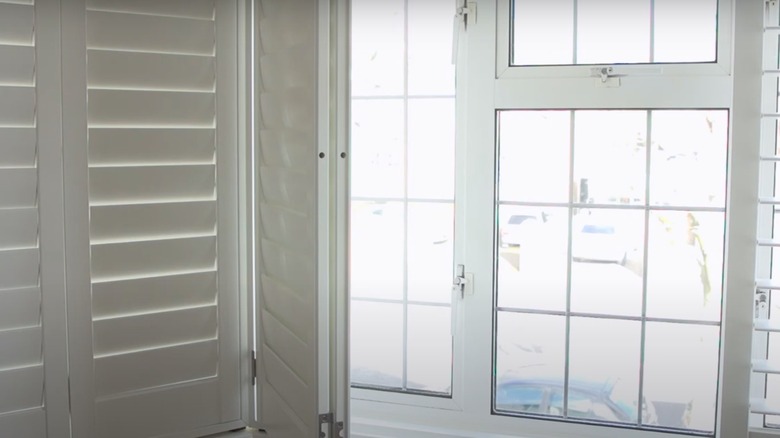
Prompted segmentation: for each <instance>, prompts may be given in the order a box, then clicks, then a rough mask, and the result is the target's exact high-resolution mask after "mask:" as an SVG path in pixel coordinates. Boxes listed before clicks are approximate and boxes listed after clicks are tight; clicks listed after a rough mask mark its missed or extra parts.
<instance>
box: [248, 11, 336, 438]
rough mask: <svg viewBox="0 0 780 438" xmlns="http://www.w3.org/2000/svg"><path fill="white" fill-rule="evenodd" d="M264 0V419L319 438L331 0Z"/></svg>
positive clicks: (277, 434)
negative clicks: (324, 108) (324, 111)
mask: <svg viewBox="0 0 780 438" xmlns="http://www.w3.org/2000/svg"><path fill="white" fill-rule="evenodd" d="M255 4H256V7H257V10H256V14H257V15H256V18H257V21H256V22H257V40H256V45H257V53H258V57H257V59H256V62H257V64H256V68H257V77H256V78H257V93H258V94H257V100H258V104H259V105H258V109H257V119H256V129H257V142H258V146H259V148H258V149H259V153H258V154H257V156H256V158H257V162H256V166H257V172H258V176H257V183H258V186H259V187H258V194H257V198H258V200H257V206H256V209H257V211H256V212H257V218H258V225H259V227H258V232H257V248H258V250H257V252H258V266H257V272H258V277H257V278H258V289H259V292H260V294H259V295H260V299H259V307H260V309H259V317H260V324H259V328H258V331H259V332H258V333H259V339H260V348H259V351H258V361H259V365H258V385H257V390H258V394H257V397H258V399H259V400H260V403H259V412H258V417H259V419H260V423H261V425H262V427H263V428H264V429H265V430H266V431H268V435H269V436H270V437H274V438H302V437H314V436H318V427H319V421H318V414H322V413H325V412H328V410H329V407H328V406H327V400H328V396H327V388H325V386H326V385H327V384H328V378H327V371H326V370H327V366H328V358H327V353H325V356H324V357H322V356H319V354H320V351H322V350H327V346H326V345H327V344H326V342H323V339H322V338H323V335H324V336H327V330H325V329H323V327H322V323H323V321H325V326H326V327H327V299H325V302H324V303H323V301H322V297H323V295H324V294H323V291H324V292H327V291H326V290H325V289H327V282H323V281H322V280H323V270H322V267H323V266H322V264H323V263H327V260H328V254H327V251H326V252H325V254H322V253H321V251H322V250H323V248H324V247H323V246H322V242H323V241H324V240H326V239H327V238H328V236H327V217H328V213H327V206H326V205H325V206H324V211H323V200H324V198H325V197H324V196H322V194H321V193H319V192H318V187H320V188H322V187H325V190H326V191H327V183H324V184H323V182H322V177H323V172H325V171H326V169H327V163H328V159H327V158H328V157H327V155H328V154H325V155H323V157H322V158H318V153H319V151H321V150H327V146H323V145H326V144H327V138H325V139H323V138H322V129H321V128H322V126H321V125H320V124H319V123H318V102H320V103H322V102H323V101H322V100H320V99H322V94H321V92H322V89H321V87H322V83H320V84H319V85H318V77H319V76H318V75H319V74H321V73H322V71H321V70H319V69H318V64H317V62H318V55H317V52H318V28H319V26H318V13H322V11H320V10H319V9H318V7H319V6H318V4H319V5H322V4H323V3H322V2H317V1H316V0H263V1H259V2H256V3H255ZM325 16H327V15H325ZM320 31H321V29H320ZM325 39H326V40H327V37H325ZM320 55H321V56H322V53H320ZM325 59H327V56H326V55H325ZM325 71H327V69H325ZM325 88H326V89H327V86H326V87H325ZM320 120H322V119H320ZM321 147H322V148H321ZM318 179H319V186H318ZM323 224H325V231H324V232H323V230H322V228H321V227H322V226H323ZM318 227H319V229H318ZM318 252H319V253H320V256H319V257H318ZM323 284H324V286H323ZM323 311H324V312H326V313H325V315H323V313H322V312H323ZM318 349H322V350H320V351H318ZM323 373H325V374H323ZM323 400H324V402H323ZM323 430H324V429H323ZM329 436H330V435H329Z"/></svg>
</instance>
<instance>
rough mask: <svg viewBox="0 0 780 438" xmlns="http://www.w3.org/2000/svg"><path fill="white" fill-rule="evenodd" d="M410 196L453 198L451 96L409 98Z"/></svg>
mask: <svg viewBox="0 0 780 438" xmlns="http://www.w3.org/2000/svg"><path fill="white" fill-rule="evenodd" d="M408 154H409V162H408V168H409V176H408V178H409V185H408V195H409V197H411V198H418V199H419V198H423V199H454V198H455V99H409V151H408Z"/></svg>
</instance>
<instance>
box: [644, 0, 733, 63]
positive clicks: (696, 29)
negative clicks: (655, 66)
mask: <svg viewBox="0 0 780 438" xmlns="http://www.w3.org/2000/svg"><path fill="white" fill-rule="evenodd" d="M654 19H655V40H654V49H655V58H654V61H655V62H712V61H715V60H716V58H717V53H716V48H717V26H718V0H655V16H654Z"/></svg>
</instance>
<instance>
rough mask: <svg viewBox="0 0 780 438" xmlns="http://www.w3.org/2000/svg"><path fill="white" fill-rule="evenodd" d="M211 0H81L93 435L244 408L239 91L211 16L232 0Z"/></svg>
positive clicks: (218, 419)
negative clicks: (233, 91) (230, 112)
mask: <svg viewBox="0 0 780 438" xmlns="http://www.w3.org/2000/svg"><path fill="white" fill-rule="evenodd" d="M219 3H222V2H219ZM219 3H217V2H215V1H214V0H210V1H202V0H197V1H192V0H174V1H166V2H158V1H137V0H88V1H87V12H86V21H87V26H86V39H87V88H88V107H87V125H88V129H89V153H88V166H89V208H90V215H89V216H90V226H89V228H90V229H89V236H90V252H91V266H90V270H91V276H90V278H91V287H92V318H93V324H92V329H93V354H94V391H95V397H96V407H95V413H94V415H95V434H96V436H97V437H104V436H105V437H108V436H111V437H128V438H131V437H132V438H138V437H151V436H158V435H165V434H172V433H181V432H185V431H196V430H204V429H206V428H211V429H209V431H216V430H217V429H219V425H224V427H222V429H227V428H230V427H235V424H232V425H229V423H230V422H235V420H238V419H239V417H240V412H239V408H238V406H239V404H238V400H239V396H240V392H239V388H238V378H237V376H238V371H237V370H238V360H239V355H238V321H239V318H238V309H237V302H238V301H237V300H238V298H237V297H238V290H237V286H236V285H237V266H236V260H235V256H234V255H233V254H232V252H234V251H236V248H237V246H236V245H237V242H236V241H235V240H236V239H235V237H234V236H235V232H236V230H235V224H233V223H231V218H234V217H235V215H236V214H237V212H231V211H229V209H230V208H231V206H233V205H234V203H235V201H233V200H231V199H230V198H231V197H235V196H236V195H235V193H236V192H235V190H236V188H235V186H234V185H231V184H230V181H231V175H220V173H221V172H223V171H225V172H226V173H227V171H230V170H231V166H234V164H233V165H224V164H222V161H226V162H231V161H234V160H235V154H236V150H237V145H236V144H235V134H229V132H230V130H231V129H233V130H235V125H232V123H235V122H234V121H230V120H228V122H227V123H225V124H224V126H223V125H222V121H223V120H225V118H224V117H222V116H221V115H220V113H219V111H221V110H220V108H224V107H225V106H224V105H229V104H223V106H220V105H219V104H218V101H219V100H224V102H235V99H236V96H230V95H229V92H230V87H226V88H225V87H223V88H220V86H219V84H220V80H225V79H220V78H219V74H220V72H221V71H230V69H231V68H232V69H235V66H234V65H233V66H231V67H229V68H228V69H227V70H220V68H219V65H218V63H219V62H224V63H230V62H233V61H231V56H232V55H231V54H230V53H226V54H225V56H223V54H221V53H219V51H218V49H219V48H220V47H221V46H220V43H219V41H218V38H219V37H218V35H219V34H218V28H217V27H218V26H217V25H218V15H219V14H220V12H219V11H222V13H225V12H230V11H232V13H233V14H235V3H233V2H224V3H225V4H226V5H228V6H225V5H219ZM232 20H233V23H234V22H235V15H234V16H233V19H232ZM225 24H226V25H228V26H229V25H230V20H227V21H225ZM231 30H232V31H233V33H234V34H235V30H234V28H233V29H231ZM234 44H235V43H234ZM232 50H233V51H235V46H234V47H233V49H232ZM233 71H235V70H233ZM230 80H232V81H235V78H231V79H230ZM221 93H224V94H221ZM234 105H235V104H234ZM225 133H228V134H225ZM231 139H232V141H231ZM235 179H236V176H235V174H233V176H232V180H235ZM222 183H226V184H222ZM221 185H225V187H222V186H221ZM0 197H2V192H0ZM225 209H228V211H227V212H225ZM214 427H217V429H214Z"/></svg>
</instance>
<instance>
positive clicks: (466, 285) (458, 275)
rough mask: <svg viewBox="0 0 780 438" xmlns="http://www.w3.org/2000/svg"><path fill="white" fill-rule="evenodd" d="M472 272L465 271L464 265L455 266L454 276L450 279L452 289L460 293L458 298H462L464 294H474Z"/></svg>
mask: <svg viewBox="0 0 780 438" xmlns="http://www.w3.org/2000/svg"><path fill="white" fill-rule="evenodd" d="M473 285H474V274H473V273H471V272H468V273H467V272H466V266H465V265H458V266H457V267H455V278H454V279H453V280H452V290H453V291H454V292H458V293H460V298H461V299H463V297H465V296H466V295H473V294H474V286H473Z"/></svg>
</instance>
